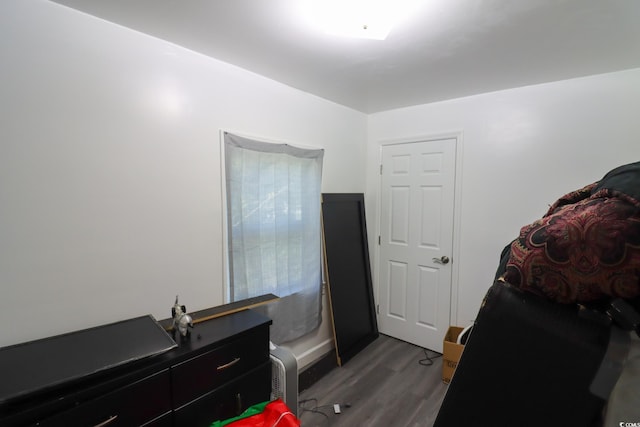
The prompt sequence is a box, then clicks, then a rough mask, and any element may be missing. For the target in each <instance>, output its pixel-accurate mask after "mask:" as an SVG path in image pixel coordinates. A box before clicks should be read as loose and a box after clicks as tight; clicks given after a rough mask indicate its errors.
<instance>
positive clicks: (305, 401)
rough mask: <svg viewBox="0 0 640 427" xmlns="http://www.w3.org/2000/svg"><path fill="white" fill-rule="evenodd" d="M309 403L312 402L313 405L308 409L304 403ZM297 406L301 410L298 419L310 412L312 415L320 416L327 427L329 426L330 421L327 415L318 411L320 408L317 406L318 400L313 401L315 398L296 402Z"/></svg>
mask: <svg viewBox="0 0 640 427" xmlns="http://www.w3.org/2000/svg"><path fill="white" fill-rule="evenodd" d="M309 402H314V403H315V404H314V405H313V407H312V408H309V407H307V406H306V405H305V404H306V403H309ZM298 405H299V407H300V409H301V410H302V412H301V413H300V417H302V414H304V413H305V412H311V413H312V414H320V415H322V416H323V417H324V419H325V420H326V421H327V426H330V425H331V420H330V419H329V415H327V414H325V413H324V412H322V411H321V410H320V408H321V407H322V406H318V399H315V398H311V399H304V400H301V401H300V402H298ZM325 406H330V405H325Z"/></svg>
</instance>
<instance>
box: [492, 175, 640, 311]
mask: <svg viewBox="0 0 640 427" xmlns="http://www.w3.org/2000/svg"><path fill="white" fill-rule="evenodd" d="M505 249H508V250H506V251H505V252H504V255H505V256H504V258H503V263H502V267H501V268H502V269H503V270H502V271H500V270H499V274H500V273H502V279H504V280H505V281H506V282H508V283H510V284H512V285H514V286H516V287H519V288H521V289H523V290H526V291H530V292H534V293H536V294H538V295H541V296H544V297H546V298H548V299H550V300H552V301H556V302H559V303H590V302H594V303H597V302H599V301H608V300H610V299H611V298H612V297H614V298H615V297H621V298H624V299H627V300H629V301H630V302H632V304H633V305H634V306H635V307H636V308H640V162H636V163H631V164H628V165H624V166H620V167H618V168H616V169H614V170H612V171H610V172H609V173H607V174H606V175H605V176H604V177H603V178H602V180H600V181H598V182H595V183H593V184H590V185H587V186H585V187H584V188H581V189H579V190H577V191H574V192H572V193H569V194H567V195H565V196H563V197H561V198H560V199H559V200H557V201H556V202H555V203H554V204H553V205H552V206H551V207H550V208H549V210H548V212H547V213H546V214H545V215H544V216H543V217H542V218H541V219H540V220H538V221H535V222H534V223H533V224H529V225H527V226H525V227H523V228H522V229H521V230H520V235H519V237H518V238H517V239H515V240H514V241H513V242H512V243H511V245H510V246H509V247H508V248H505ZM505 261H506V269H504V266H505Z"/></svg>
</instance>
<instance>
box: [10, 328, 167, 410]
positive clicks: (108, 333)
mask: <svg viewBox="0 0 640 427" xmlns="http://www.w3.org/2000/svg"><path fill="white" fill-rule="evenodd" d="M174 347H177V345H176V343H175V341H173V339H172V338H171V337H170V336H169V335H168V334H167V333H166V332H165V330H164V329H162V327H161V326H160V325H159V324H158V322H156V320H155V319H154V318H153V316H151V315H147V316H141V317H137V318H134V319H129V320H124V321H121V322H116V323H112V324H108V325H104V326H98V327H95V328H90V329H84V330H81V331H77V332H70V333H68V334H63V335H57V336H54V337H50V338H44V339H41V340H36V341H31V342H26V343H23V344H16V345H12V346H9V347H5V348H0V366H2V372H3V374H2V381H0V404H1V403H4V402H7V401H9V400H12V399H15V398H18V397H20V396H22V395H25V394H28V393H33V392H39V391H46V390H48V389H51V388H52V387H55V386H56V385H58V384H62V383H65V382H68V381H73V380H77V379H81V378H85V377H87V376H88V375H92V374H96V373H98V372H101V371H104V370H106V369H109V368H113V367H116V366H119V365H122V364H124V363H127V362H131V361H134V360H139V359H142V358H145V357H148V356H153V355H156V354H160V353H164V352H165V351H168V350H170V349H172V348H174Z"/></svg>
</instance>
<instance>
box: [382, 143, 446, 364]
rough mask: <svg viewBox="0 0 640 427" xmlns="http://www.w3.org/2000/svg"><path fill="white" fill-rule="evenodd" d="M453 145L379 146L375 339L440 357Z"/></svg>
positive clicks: (443, 331)
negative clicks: (388, 338)
mask: <svg viewBox="0 0 640 427" xmlns="http://www.w3.org/2000/svg"><path fill="white" fill-rule="evenodd" d="M455 153H456V139H455V138H451V139H442V140H435V141H421V142H412V143H406V144H394V145H384V146H382V169H381V174H382V179H381V202H380V203H381V205H380V208H381V209H380V210H381V212H380V214H381V215H380V221H381V222H380V275H379V280H380V290H379V305H380V307H379V314H378V321H379V329H380V332H382V333H383V334H386V335H390V336H393V337H396V338H399V339H401V340H404V341H407V342H410V343H413V344H416V345H418V346H420V347H424V348H428V349H431V350H434V351H438V352H442V339H443V338H444V335H445V333H446V331H447V328H448V327H449V314H450V308H451V264H452V259H451V258H452V249H453V213H454V206H453V203H454V187H455Z"/></svg>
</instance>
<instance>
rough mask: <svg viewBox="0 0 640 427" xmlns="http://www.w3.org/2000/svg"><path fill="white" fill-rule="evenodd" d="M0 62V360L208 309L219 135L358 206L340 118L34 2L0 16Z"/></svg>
mask: <svg viewBox="0 0 640 427" xmlns="http://www.w3.org/2000/svg"><path fill="white" fill-rule="evenodd" d="M0 57H1V58H2V64H1V65H0V121H1V122H0V283H1V288H0V289H1V291H0V324H2V325H4V327H3V332H2V334H0V346H4V345H10V344H13V343H18V342H23V341H27V340H32V339H37V338H41V337H45V336H49V335H52V334H58V333H63V332H67V331H72V330H77V329H81V328H85V327H91V326H94V325H99V324H103V323H107V322H112V321H117V320H122V319H126V318H129V317H133V316H138V315H143V314H146V313H151V314H153V315H154V316H155V317H156V318H158V319H162V318H166V317H169V315H170V307H171V306H172V304H173V301H174V298H175V295H176V294H179V295H180V301H181V302H182V303H184V304H186V305H187V308H188V309H189V310H190V311H191V310H198V309H204V308H207V307H212V306H216V305H219V304H222V303H223V302H224V301H223V281H224V279H223V276H224V273H223V261H222V260H223V238H222V202H221V200H222V196H221V173H220V142H219V131H220V129H225V130H232V131H237V132H242V133H245V134H249V135H254V136H258V137H264V138H268V139H271V140H282V141H286V142H289V143H293V144H296V143H298V144H302V145H305V146H315V147H323V148H325V159H324V171H323V185H322V189H323V191H324V192H341V191H342V192H363V191H364V187H365V167H364V165H365V151H366V116H365V115H364V114H362V113H359V112H356V111H354V110H351V109H348V108H345V107H342V106H339V105H337V104H334V103H331V102H328V101H325V100H323V99H320V98H318V97H315V96H312V95H309V94H306V93H303V92H301V91H298V90H294V89H292V88H290V87H287V86H284V85H281V84H279V83H276V82H274V81H272V80H269V79H266V78H263V77H261V76H258V75H256V74H253V73H249V72H247V71H244V70H242V69H239V68H237V67H233V66H231V65H228V64H225V63H222V62H219V61H216V60H213V59H211V58H208V57H205V56H202V55H199V54H196V53H194V52H191V51H188V50H185V49H182V48H180V47H177V46H175V45H171V44H169V43H166V42H164V41H161V40H158V39H155V38H152V37H149V36H146V35H143V34H141V33H138V32H135V31H131V30H129V29H126V28H123V27H120V26H117V25H113V24H111V23H108V22H105V21H102V20H99V19H96V18H93V17H91V16H88V15H85V14H82V13H79V12H76V11H74V10H72V9H67V8H65V7H63V6H60V5H57V4H55V3H50V2H47V1H44V0H5V1H3V2H1V3H0ZM331 339H332V334H331V333H330V329H329V326H328V323H326V322H325V324H324V325H323V326H322V328H321V329H320V330H319V331H318V332H317V333H316V334H314V335H313V336H311V337H308V338H307V339H303V340H301V341H300V342H298V343H293V344H292V346H294V347H295V349H296V351H298V352H299V353H303V352H307V353H308V350H309V349H313V348H316V347H317V348H318V349H320V350H323V351H327V349H330V347H331ZM303 356H304V357H306V358H307V359H308V360H307V359H305V362H304V363H307V362H308V361H309V360H311V358H312V356H313V355H310V354H304V355H303Z"/></svg>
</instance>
